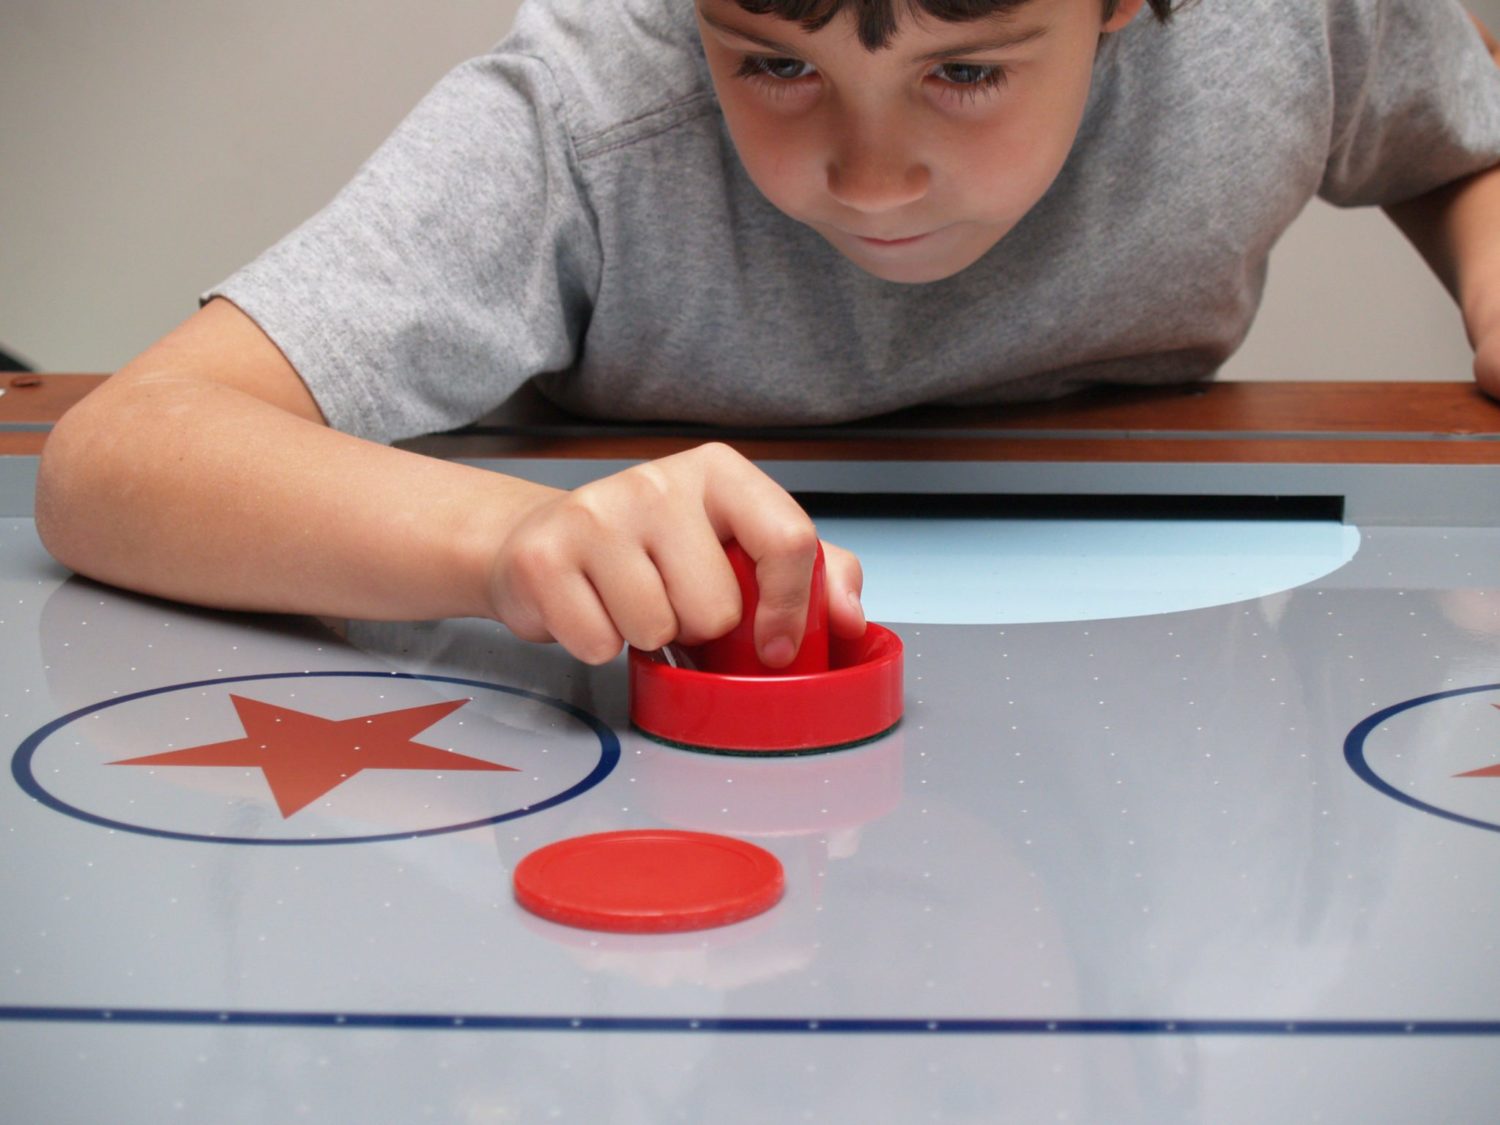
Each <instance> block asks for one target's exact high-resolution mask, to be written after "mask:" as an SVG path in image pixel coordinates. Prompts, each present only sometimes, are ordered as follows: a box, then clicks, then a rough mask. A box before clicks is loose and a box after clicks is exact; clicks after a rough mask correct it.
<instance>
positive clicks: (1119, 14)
mask: <svg viewBox="0 0 1500 1125" xmlns="http://www.w3.org/2000/svg"><path fill="white" fill-rule="evenodd" d="M1145 6H1146V0H1120V2H1119V4H1117V5H1116V6H1115V13H1114V15H1112V16H1110V17H1109V19H1107V20H1105V21H1104V26H1103V27H1102V28H1101V29H1100V30H1101V31H1103V32H1105V33H1108V32H1111V31H1119V30H1120V28H1122V27H1124V26H1125V25H1126V24H1128V23H1129V22H1130V21H1131V20H1133V19H1135V17H1136V16H1138V15H1140V12H1141V9H1142V8H1144V7H1145Z"/></svg>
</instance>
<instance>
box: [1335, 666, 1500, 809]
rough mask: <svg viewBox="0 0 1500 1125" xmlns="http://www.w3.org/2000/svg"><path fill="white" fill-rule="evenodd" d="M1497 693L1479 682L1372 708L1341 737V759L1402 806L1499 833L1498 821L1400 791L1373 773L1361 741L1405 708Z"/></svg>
mask: <svg viewBox="0 0 1500 1125" xmlns="http://www.w3.org/2000/svg"><path fill="white" fill-rule="evenodd" d="M1487 691H1488V692H1500V684H1480V685H1479V686H1478V687H1466V688H1454V689H1452V690H1451V691H1437V692H1433V693H1432V694H1430V695H1419V696H1417V697H1416V698H1415V699H1408V700H1406V701H1404V702H1402V703H1395V704H1392V705H1391V706H1390V707H1386V708H1384V709H1383V710H1380V711H1376V712H1375V713H1374V714H1373V715H1371V716H1370V717H1369V718H1367V719H1363V720H1361V721H1360V722H1359V723H1358V724H1356V725H1355V727H1354V729H1353V730H1351V731H1350V732H1349V735H1348V737H1347V738H1345V739H1344V760H1345V761H1346V762H1348V763H1349V768H1350V769H1352V770H1353V771H1354V772H1355V774H1356V775H1357V776H1358V777H1359V778H1360V779H1361V780H1362V781H1364V782H1365V783H1366V784H1368V785H1370V786H1371V787H1372V788H1374V789H1375V790H1377V791H1378V792H1380V793H1384V794H1385V795H1386V796H1387V797H1390V798H1392V799H1393V800H1397V801H1400V802H1401V803H1402V804H1403V805H1410V806H1411V807H1412V808H1414V809H1420V810H1421V811H1422V812H1424V813H1428V814H1430V815H1432V816H1438V817H1442V818H1443V819H1444V820H1451V821H1453V822H1454V823H1456V824H1464V825H1467V826H1468V827H1470V828H1482V829H1484V830H1485V831H1486V832H1500V824H1495V823H1492V822H1490V821H1488V820H1479V819H1478V818H1476V817H1472V816H1465V815H1463V814H1462V813H1456V812H1453V811H1452V810H1451V809H1445V808H1442V807H1441V806H1438V805H1434V804H1432V803H1431V802H1428V801H1424V800H1422V799H1421V798H1420V797H1414V796H1412V795H1411V794H1410V793H1404V792H1402V791H1401V790H1400V789H1397V788H1396V787H1395V786H1394V785H1392V784H1391V783H1390V782H1389V781H1387V780H1385V778H1383V777H1381V776H1380V775H1379V774H1378V773H1376V772H1375V769H1374V767H1373V766H1371V765H1370V762H1369V760H1368V758H1367V757H1366V755H1365V740H1366V739H1368V738H1369V736H1370V735H1371V734H1372V733H1373V732H1374V731H1376V730H1378V729H1380V726H1381V724H1382V723H1385V722H1388V721H1390V720H1391V719H1392V718H1394V717H1395V716H1397V715H1400V714H1401V713H1403V712H1405V711H1411V710H1413V709H1415V708H1417V707H1423V706H1425V705H1427V704H1429V703H1437V702H1440V701H1441V700H1445V699H1455V698H1457V697H1459V696H1464V695H1478V694H1481V693H1483V692H1487Z"/></svg>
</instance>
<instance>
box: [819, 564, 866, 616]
mask: <svg viewBox="0 0 1500 1125" xmlns="http://www.w3.org/2000/svg"><path fill="white" fill-rule="evenodd" d="M823 566H824V573H825V575H826V581H827V583H828V626H829V628H830V629H831V630H832V631H833V633H834V634H835V635H836V636H840V637H844V638H846V639H848V640H856V639H858V638H859V637H862V636H864V633H865V611H864V606H863V605H862V604H861V603H860V595H861V593H862V592H863V591H864V585H865V575H864V568H862V567H861V566H860V565H859V559H858V558H856V557H855V556H854V554H853V552H850V551H846V550H844V549H843V548H842V547H835V546H834V545H833V544H832V543H824V544H823Z"/></svg>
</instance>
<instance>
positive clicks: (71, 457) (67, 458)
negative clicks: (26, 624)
mask: <svg viewBox="0 0 1500 1125" xmlns="http://www.w3.org/2000/svg"><path fill="white" fill-rule="evenodd" d="M94 413H95V412H94V410H92V409H91V408H90V406H89V404H88V400H87V399H85V400H84V401H83V402H81V403H79V404H78V405H77V406H74V407H73V408H72V409H71V410H69V411H68V412H67V413H66V414H64V415H63V416H62V418H60V419H59V420H58V421H57V424H56V425H54V426H53V427H52V432H51V433H49V434H48V435H47V440H46V442H45V443H44V444H43V446H42V455H41V460H40V463H39V464H38V466H37V478H36V499H35V516H36V531H37V536H38V537H39V538H40V539H41V541H42V546H44V547H45V548H46V549H47V552H48V553H49V554H50V555H51V556H52V557H53V558H54V559H56V560H57V561H58V562H60V563H62V564H63V565H64V566H66V567H68V568H69V569H70V570H75V571H79V572H83V573H87V571H88V570H89V564H88V558H89V544H90V541H91V536H92V535H96V534H97V530H98V528H99V525H100V522H101V521H100V518H99V516H100V513H99V512H98V511H97V510H96V505H95V504H93V503H91V498H92V497H94V496H95V495H96V494H97V491H98V481H97V479H96V478H97V477H99V476H100V475H101V473H100V470H101V469H102V468H103V466H102V465H101V464H100V463H99V459H98V458H97V456H91V450H97V449H98V444H97V443H96V441H95V440H94V439H93V438H92V437H91V436H90V430H91V426H92V422H93V418H92V417H91V416H92V415H93V414H94Z"/></svg>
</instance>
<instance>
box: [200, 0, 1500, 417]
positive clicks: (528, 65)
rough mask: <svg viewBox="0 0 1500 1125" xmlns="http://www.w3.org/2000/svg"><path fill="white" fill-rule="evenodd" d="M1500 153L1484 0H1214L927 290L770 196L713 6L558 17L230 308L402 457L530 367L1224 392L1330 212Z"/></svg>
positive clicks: (464, 72)
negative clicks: (952, 272)
mask: <svg viewBox="0 0 1500 1125" xmlns="http://www.w3.org/2000/svg"><path fill="white" fill-rule="evenodd" d="M1497 162H1500V70H1497V68H1496V66H1495V65H1494V63H1493V62H1492V61H1491V60H1490V58H1489V56H1488V55H1487V54H1486V53H1485V52H1484V49H1483V47H1482V45H1481V43H1480V41H1479V38H1478V36H1477V34H1476V33H1475V31H1474V29H1473V27H1472V26H1471V25H1470V24H1469V22H1468V20H1467V18H1466V16H1465V15H1464V13H1463V11H1462V9H1461V8H1460V7H1459V5H1458V3H1457V2H1456V0H1197V3H1195V4H1193V5H1191V6H1188V7H1187V8H1185V9H1183V10H1182V11H1181V12H1180V13H1179V14H1178V16H1177V18H1176V19H1175V20H1174V21H1173V22H1172V23H1171V24H1170V25H1168V26H1165V27H1164V26H1161V25H1159V24H1158V23H1157V22H1156V21H1154V20H1152V19H1150V18H1149V16H1148V15H1147V14H1145V13H1143V14H1142V16H1141V17H1140V18H1138V19H1136V20H1135V21H1134V22H1133V23H1131V24H1130V25H1129V26H1128V27H1127V28H1125V29H1124V30H1123V31H1122V32H1120V33H1119V34H1117V35H1115V36H1113V37H1111V38H1110V39H1109V40H1108V41H1107V42H1106V43H1105V44H1104V45H1103V47H1102V49H1101V52H1100V56H1099V59H1098V61H1097V63H1096V65H1095V75H1094V85H1093V88H1092V91H1091V93H1090V97H1089V102H1088V107H1087V109H1086V112H1085V116H1084V119H1083V124H1082V128H1081V130H1080V132H1079V135H1078V139H1077V142H1076V144H1075V146H1074V149H1073V151H1072V153H1071V154H1070V156H1069V158H1068V161H1067V163H1066V165H1065V166H1064V168H1063V170H1062V172H1061V174H1060V175H1059V176H1058V179H1057V180H1056V182H1055V183H1054V184H1053V185H1052V187H1051V188H1050V190H1049V191H1048V192H1047V194H1046V195H1045V196H1044V197H1043V199H1042V200H1041V201H1040V203H1038V205H1037V206H1036V208H1035V209H1034V210H1033V211H1032V212H1031V213H1030V214H1028V215H1027V216H1026V218H1024V219H1023V220H1022V221H1021V223H1020V224H1019V225H1018V226H1017V227H1016V228H1015V229H1014V230H1013V231H1011V233H1009V234H1008V235H1007V236H1006V237H1005V238H1004V239H1002V240H1001V242H1000V243H999V244H998V245H996V246H995V247H994V248H993V249H992V250H990V251H989V253H988V254H986V255H985V256H984V257H983V258H981V259H980V260H979V261H978V262H977V263H975V264H974V265H972V266H970V267H969V268H968V269H966V270H964V271H963V272H962V273H959V274H957V275H956V276H954V277H951V278H948V279H945V280H943V281H938V282H934V283H931V284H926V285H903V284H897V283H892V282H886V281H881V280H879V279H877V278H874V277H872V276H870V275H868V274H866V273H864V272H863V271H861V270H860V269H859V268H858V267H856V266H855V265H853V264H852V263H850V262H848V261H847V260H846V259H844V258H843V257H842V256H841V255H840V254H839V253H838V252H837V251H835V250H834V249H833V248H832V247H830V246H829V245H827V244H826V243H825V242H824V241H823V239H822V238H821V237H820V236H819V235H818V234H816V233H815V232H814V231H812V230H810V229H808V228H806V227H804V226H802V225H800V224H798V223H796V222H795V221H793V220H791V219H788V218H787V217H786V216H784V215H782V214H781V213H780V212H779V211H777V210H776V209H775V208H774V207H772V206H771V205H770V204H769V203H768V202H767V201H766V200H765V199H764V198H763V197H762V196H761V195H760V194H759V192H758V191H757V190H756V188H755V187H754V185H752V184H751V182H750V181H749V179H748V178H747V176H746V175H745V173H744V170H743V169H742V167H741V166H740V163H739V159H738V157H737V155H736V153H735V150H734V147H733V145H732V143H731V142H730V140H729V136H728V133H727V132H726V130H725V126H724V121H723V117H722V115H721V113H720V111H719V109H718V104H717V102H716V100H715V97H714V94H713V90H712V88H711V86H710V83H709V77H708V71H707V67H706V64H705V62H704V59H703V52H702V48H701V46H700V44H699V41H698V37H697V32H696V30H695V24H694V19H693V12H692V4H691V0H613V2H611V3H597V2H594V0H529V2H528V3H527V4H526V5H525V6H524V7H523V8H522V9H521V12H520V14H519V15H518V17H517V20H516V23H515V27H514V30H513V32H512V34H511V35H510V36H509V37H508V38H507V39H506V40H505V41H504V42H503V43H502V44H501V45H500V46H499V47H498V48H496V49H495V50H494V51H493V52H491V53H490V54H488V55H485V56H483V57H481V58H478V59H475V60H473V61H471V62H469V63H466V64H464V65H463V66H460V67H458V68H457V69H456V70H454V71H453V72H452V73H451V74H450V75H449V76H448V77H447V78H445V79H444V80H443V81H442V82H441V83H440V84H439V85H438V86H437V87H436V88H435V89H434V90H433V91H432V92H431V94H429V95H428V96H427V98H425V99H424V100H423V101H422V103H421V104H420V105H419V106H418V107H417V108H416V110H415V111H414V112H413V113H412V114H411V116H410V117H409V118H408V119H407V120H406V121H405V122H404V123H403V124H402V125H401V126H400V127H399V129H398V130H397V131H396V133H395V134H394V135H393V136H392V137H391V138H390V139H389V140H388V141H387V142H386V144H385V145H384V146H382V147H381V149H380V150H379V151H378V152H377V153H376V154H375V155H374V156H373V157H372V158H371V159H370V161H369V162H368V163H367V164H366V165H365V166H364V167H363V168H362V169H361V170H360V172H359V173H358V175H357V176H356V177H355V179H354V180H353V181H352V182H351V183H350V184H349V185H348V187H347V188H345V189H344V191H343V192H342V193H341V194H340V195H339V196H338V197H337V198H336V199H335V200H334V201H333V202H332V203H331V204H329V206H328V207H327V208H325V209H324V210H323V211H321V212H320V213H319V214H317V215H316V216H314V217H313V218H312V219H310V220H309V221H308V222H307V223H305V224H304V225H303V226H302V227H300V228H299V229H298V230H296V231H295V232H293V233H292V234H291V235H290V236H288V237H287V238H286V239H285V240H284V241H282V242H281V243H279V244H278V245H276V246H275V247H273V248H272V249H271V250H269V251H267V252H266V253H265V254H264V255H262V256H261V257H260V258H259V259H258V260H256V261H255V262H254V263H252V264H251V265H250V266H248V267H246V268H245V269H244V270H242V271H241V272H239V273H237V274H236V275H234V276H233V277H232V278H230V279H229V280H228V281H227V282H225V283H224V284H223V285H222V286H220V287H219V288H218V289H216V290H214V292H215V293H217V294H221V295H223V296H226V297H228V298H230V299H231V300H232V301H234V302H235V303H236V304H238V305H239V306H240V307H241V308H242V309H243V310H244V311H245V312H246V313H248V314H249V315H250V316H251V317H252V318H253V319H254V320H255V321H256V322H258V323H259V324H260V326H261V327H262V328H263V329H264V330H265V331H266V332H267V333H268V334H269V335H270V337H271V338H272V339H273V340H275V341H276V343H277V344H278V345H279V346H280V347H281V349H282V350H283V351H284V352H285V354H286V355H287V357H288V358H289V360H290V361H291V363H292V365H293V366H294V367H295V368H296V369H297V371H298V373H299V374H300V375H301V376H302V378H303V379H304V380H305V381H306V383H307V385H308V387H309V388H310V389H311V391H312V393H313V395H314V396H315V397H316V399H317V401H318V403H319V405H320V406H321V407H322V409H323V411H324V413H325V415H326V416H327V417H328V419H329V421H330V422H331V423H332V424H333V425H335V426H336V427H338V428H340V429H344V430H348V431H351V432H353V433H357V434H361V435H364V436H367V437H371V438H374V439H377V440H393V439H396V438H400V437H404V436H409V435H413V434H417V433H423V432H429V431H433V430H438V429H445V428H451V427H454V426H458V425H461V424H463V423H465V422H468V421H471V420H473V419H474V418H477V417H478V416H480V415H482V414H484V413H486V412H488V411H489V410H491V409H492V408H494V407H495V406H497V405H498V404H500V403H501V402H503V401H504V400H505V399H506V398H507V397H509V396H510V394H511V393H512V392H514V391H515V390H516V389H517V388H518V387H520V386H521V385H522V384H523V383H525V382H526V381H527V380H528V379H535V380H536V385H537V386H538V387H539V388H540V389H541V390H542V391H543V392H544V393H545V394H547V395H548V396H549V397H551V398H553V399H554V400H556V401H557V402H559V403H561V404H562V405H563V406H565V407H568V408H570V409H572V410H575V411H578V412H580V413H584V414H590V415H595V416H599V417H608V418H620V419H676V420H688V421H701V422H710V423H723V424H796V423H815V422H829V421H839V420H848V419H852V418H857V417H866V416H870V415H874V414H879V413H883V412H886V411H890V410H895V409H898V408H901V407H905V406H910V405H913V404H916V403H925V402H946V403H978V402H993V401H1006V400H1016V399H1023V398H1041V397H1050V396H1055V395H1058V394H1061V393H1064V392H1067V391H1070V390H1073V389H1075V388H1078V387H1082V386H1086V385H1089V384H1092V383H1098V382H1131V383H1164V382H1173V381H1181V380H1188V379H1195V378H1201V377H1205V376H1208V375H1210V374H1212V373H1213V372H1214V370H1215V369H1217V368H1218V366H1219V365H1220V364H1221V363H1222V362H1223V361H1224V360H1225V358H1226V357H1228V356H1229V355H1230V353H1231V352H1232V351H1233V350H1234V349H1235V347H1237V346H1238V345H1239V343H1240V342H1241V340H1242V339H1243V338H1244V336H1245V333H1246V332H1247V331H1248V329H1249V326H1250V322H1251V319H1252V317H1253V315H1254V312H1255V309H1256V306H1257V304H1258V303H1259V300H1260V295H1261V289H1262V285H1263V282H1264V279H1265V272H1266V260H1267V255H1268V254H1269V252H1270V249H1271V245H1272V243H1273V242H1274V241H1275V240H1276V238H1277V237H1278V236H1279V235H1280V234H1281V233H1282V231H1283V230H1285V229H1286V227H1287V225H1288V224H1289V223H1290V222H1291V221H1292V219H1293V218H1294V217H1295V216H1296V215H1297V213H1298V212H1299V211H1300V210H1301V209H1302V207H1303V205H1304V204H1305V203H1306V202H1307V201H1308V200H1309V199H1310V198H1311V197H1312V196H1313V195H1314V194H1317V195H1321V196H1323V197H1324V198H1325V199H1328V200H1331V201H1332V202H1334V203H1337V204H1341V205H1344V204H1384V203H1391V202H1396V201H1399V200H1402V199H1406V198H1409V197H1411V196H1414V195H1417V194H1420V193H1421V192H1424V191H1426V190H1428V189H1430V188H1433V187H1435V186H1437V185H1439V184H1442V183H1445V182H1447V181H1450V180H1453V179H1456V178H1458V177H1460V176H1462V175H1464V174H1466V173H1469V172H1472V171H1476V170H1478V169H1481V168H1484V167H1488V166H1490V165H1493V164H1495V163H1497Z"/></svg>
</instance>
